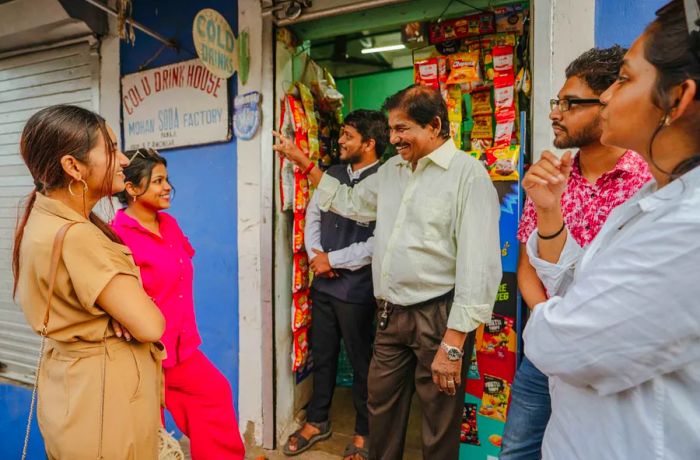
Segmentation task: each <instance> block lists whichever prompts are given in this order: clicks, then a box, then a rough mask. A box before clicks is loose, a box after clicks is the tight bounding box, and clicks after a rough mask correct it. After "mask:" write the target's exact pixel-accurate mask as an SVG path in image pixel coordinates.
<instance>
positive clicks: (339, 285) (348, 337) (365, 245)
mask: <svg viewBox="0 0 700 460" xmlns="http://www.w3.org/2000/svg"><path fill="white" fill-rule="evenodd" d="M388 144H389V124H388V121H387V119H386V116H385V115H384V114H383V113H382V112H379V111H376V110H355V111H353V112H350V113H349V114H348V115H347V116H346V117H345V120H344V121H343V125H342V127H341V132H340V138H339V139H338V146H339V147H340V160H341V161H343V164H339V165H334V166H331V167H330V168H328V170H327V171H326V174H329V175H331V176H333V177H335V178H337V179H338V180H339V181H340V182H342V183H344V184H347V185H349V186H354V185H355V184H358V183H360V182H361V181H362V180H364V179H366V178H368V177H370V176H371V175H372V174H374V173H376V172H377V170H378V169H379V158H380V157H381V155H382V154H383V153H384V150H385V149H386V147H387V145H388ZM373 234H374V222H367V223H364V222H356V221H353V220H350V219H346V218H344V217H341V216H339V215H338V214H335V213H331V212H324V211H321V209H320V208H319V205H318V198H317V196H316V195H315V194H314V196H313V197H312V198H311V201H310V203H309V206H308V208H307V210H306V225H305V228H304V243H305V247H306V252H307V253H308V256H309V260H310V261H311V262H310V268H311V270H312V271H313V274H314V279H313V283H312V285H311V294H310V300H311V304H312V325H311V342H310V347H311V354H312V356H313V362H314V380H313V393H312V396H311V401H310V402H309V404H308V406H307V408H306V423H305V424H304V425H303V426H302V427H301V428H300V429H299V430H297V431H296V432H295V433H294V434H292V435H291V436H290V438H289V441H288V442H287V445H286V446H285V447H284V452H285V453H286V454H287V455H297V454H299V453H301V452H304V451H305V450H307V449H308V448H309V447H311V446H312V445H313V444H315V443H316V442H318V441H320V440H323V439H326V438H328V437H329V436H330V435H331V424H330V420H329V412H330V408H331V401H332V399H333V391H334V389H335V381H336V373H337V368H338V355H339V352H340V340H341V338H342V340H343V343H344V344H345V350H346V352H347V356H348V359H349V361H350V364H351V365H352V369H353V384H352V396H353V403H354V406H355V414H356V416H355V435H354V438H353V440H352V441H351V442H350V443H349V444H348V445H347V447H346V449H345V452H344V453H343V457H344V458H345V459H346V460H356V459H362V458H365V459H366V458H368V456H369V452H368V449H367V448H368V436H369V421H368V417H369V416H368V413H367V374H368V371H369V363H370V359H371V357H372V341H373V338H374V330H373V322H374V316H375V312H376V310H377V303H376V301H375V299H374V291H373V288H372V269H371V267H370V264H371V263H372V252H373V242H374V237H373V236H372V235H373Z"/></svg>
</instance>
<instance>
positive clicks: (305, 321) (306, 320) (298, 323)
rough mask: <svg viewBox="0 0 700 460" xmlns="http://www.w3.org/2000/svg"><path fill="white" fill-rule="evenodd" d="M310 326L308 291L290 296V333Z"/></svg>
mask: <svg viewBox="0 0 700 460" xmlns="http://www.w3.org/2000/svg"><path fill="white" fill-rule="evenodd" d="M309 324H311V302H310V300H309V290H308V289H304V290H303V291H299V292H297V293H295V294H292V332H296V331H298V330H299V329H301V328H302V327H305V326H308V325H309Z"/></svg>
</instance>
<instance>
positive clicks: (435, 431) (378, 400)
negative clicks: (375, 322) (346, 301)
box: [368, 295, 474, 460]
mask: <svg viewBox="0 0 700 460" xmlns="http://www.w3.org/2000/svg"><path fill="white" fill-rule="evenodd" d="M451 305H452V296H451V295H447V296H444V297H442V298H439V299H436V300H434V301H429V302H425V303H422V304H420V305H417V306H409V307H401V306H395V307H394V308H393V311H392V314H391V316H390V318H389V321H388V325H387V327H386V329H384V330H381V329H377V336H376V339H375V342H374V356H373V359H372V363H371V365H370V370H369V381H368V387H369V400H368V406H369V421H370V458H371V459H375V460H400V459H402V458H403V450H404V444H405V439H406V426H407V424H408V415H409V411H410V408H411V398H412V397H413V392H414V391H416V392H417V393H418V397H419V398H420V403H421V407H422V409H423V421H422V441H423V458H424V459H428V460H457V458H458V457H459V434H460V424H461V419H462V411H463V408H464V388H465V384H466V376H467V368H468V366H469V359H470V358H471V354H472V348H473V347H474V333H473V332H472V333H470V334H469V335H468V336H467V340H466V342H465V344H464V358H463V359H462V384H461V385H459V386H458V387H457V394H455V395H454V396H449V395H447V394H445V393H441V392H440V391H439V389H438V387H437V385H435V383H433V379H432V373H431V370H430V366H431V364H432V362H433V359H434V358H435V354H436V353H437V351H438V348H439V347H440V342H441V341H442V338H443V336H444V334H445V331H446V329H447V317H448V316H449V313H450V308H451Z"/></svg>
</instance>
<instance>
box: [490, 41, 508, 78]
mask: <svg viewBox="0 0 700 460" xmlns="http://www.w3.org/2000/svg"><path fill="white" fill-rule="evenodd" d="M493 69H494V70H495V71H496V73H497V74H499V73H509V72H510V73H513V47H512V46H507V45H505V46H504V45H499V46H494V47H493Z"/></svg>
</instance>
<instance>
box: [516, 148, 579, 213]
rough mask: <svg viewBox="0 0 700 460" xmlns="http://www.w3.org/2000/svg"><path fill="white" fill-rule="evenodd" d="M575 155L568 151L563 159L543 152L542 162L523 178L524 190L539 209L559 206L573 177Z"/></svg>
mask: <svg viewBox="0 0 700 460" xmlns="http://www.w3.org/2000/svg"><path fill="white" fill-rule="evenodd" d="M573 161H574V160H573V155H572V154H571V152H570V151H567V152H566V153H565V154H564V155H563V156H562V157H561V159H559V158H557V157H556V155H554V154H553V153H552V152H550V151H547V150H545V151H544V152H542V157H541V158H540V160H539V161H538V162H537V163H535V164H533V165H532V166H531V167H530V169H529V171H528V172H527V174H525V177H524V178H523V189H524V190H525V192H526V193H527V196H528V197H529V198H530V199H531V200H532V202H533V203H534V205H535V207H537V208H539V209H553V208H555V207H557V206H559V203H560V202H561V196H562V194H563V193H564V190H566V183H567V182H568V180H569V176H570V175H571V168H572V166H573Z"/></svg>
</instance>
